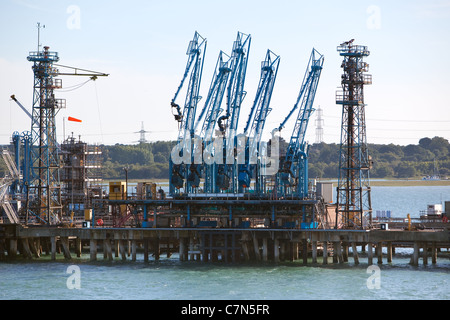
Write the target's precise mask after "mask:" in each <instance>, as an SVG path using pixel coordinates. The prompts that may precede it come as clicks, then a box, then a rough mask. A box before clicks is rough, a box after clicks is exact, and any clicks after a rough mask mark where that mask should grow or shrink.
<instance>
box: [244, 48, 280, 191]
mask: <svg viewBox="0 0 450 320" xmlns="http://www.w3.org/2000/svg"><path fill="white" fill-rule="evenodd" d="M279 64H280V57H279V56H277V55H275V54H274V53H273V52H272V51H270V50H267V54H266V58H265V60H264V61H262V62H261V76H260V80H259V85H258V89H257V92H256V97H255V100H254V102H253V106H252V108H251V110H250V113H249V117H248V120H247V124H246V126H245V129H244V135H245V136H248V139H247V141H246V148H245V149H246V150H245V153H246V159H245V164H241V165H240V166H239V176H238V177H239V187H240V188H248V187H250V182H251V178H252V170H251V165H254V164H257V156H258V153H259V145H260V142H261V137H262V132H263V130H264V125H265V122H266V119H267V116H268V114H269V113H270V111H271V109H270V108H269V106H270V101H271V98H272V92H273V88H274V85H275V80H276V77H277V73H278V66H279ZM250 125H251V126H250ZM257 189H259V187H258V186H257ZM258 191H260V190H258Z"/></svg>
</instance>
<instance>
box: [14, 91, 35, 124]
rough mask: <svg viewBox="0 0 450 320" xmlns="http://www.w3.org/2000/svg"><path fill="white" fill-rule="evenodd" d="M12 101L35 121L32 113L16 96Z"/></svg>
mask: <svg viewBox="0 0 450 320" xmlns="http://www.w3.org/2000/svg"><path fill="white" fill-rule="evenodd" d="M11 99H12V100H13V101H15V102H16V103H17V105H18V106H19V107H20V108H21V109H22V110H23V112H25V113H26V115H27V116H28V117H30V119H33V116H32V115H31V113H30V112H29V111H28V110H27V109H26V108H25V107H24V106H23V105H22V104H21V103H20V102H19V100H17V99H16V96H15V95H12V96H11Z"/></svg>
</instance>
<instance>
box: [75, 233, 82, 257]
mask: <svg viewBox="0 0 450 320" xmlns="http://www.w3.org/2000/svg"><path fill="white" fill-rule="evenodd" d="M75 253H76V255H77V258H80V257H81V239H80V238H76V240H75Z"/></svg>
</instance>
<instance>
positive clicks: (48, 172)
mask: <svg viewBox="0 0 450 320" xmlns="http://www.w3.org/2000/svg"><path fill="white" fill-rule="evenodd" d="M48 49H49V47H44V51H36V52H30V55H29V56H28V58H27V59H28V61H31V62H33V63H34V65H33V72H34V91H33V111H32V120H31V136H32V142H31V163H30V169H31V180H30V186H29V197H28V203H27V214H32V215H34V216H35V217H37V218H38V221H40V222H45V223H47V224H56V223H58V222H60V221H61V217H62V203H61V186H60V177H59V154H58V153H59V151H58V144H57V141H56V123H55V116H56V114H57V113H58V111H59V110H60V109H61V108H65V100H63V99H55V95H54V93H53V90H54V89H57V88H61V87H62V81H61V80H60V79H54V76H56V75H57V74H58V70H57V69H55V68H54V66H53V63H55V62H58V61H59V57H58V53H56V52H50V51H48Z"/></svg>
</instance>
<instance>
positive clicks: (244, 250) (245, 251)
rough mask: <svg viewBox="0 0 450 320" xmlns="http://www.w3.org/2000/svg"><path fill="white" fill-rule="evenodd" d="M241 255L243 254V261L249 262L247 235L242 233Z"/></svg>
mask: <svg viewBox="0 0 450 320" xmlns="http://www.w3.org/2000/svg"><path fill="white" fill-rule="evenodd" d="M242 238H243V239H242V253H243V254H244V260H245V261H250V250H249V245H248V244H249V243H248V242H249V239H248V234H247V233H244V234H243V235H242Z"/></svg>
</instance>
